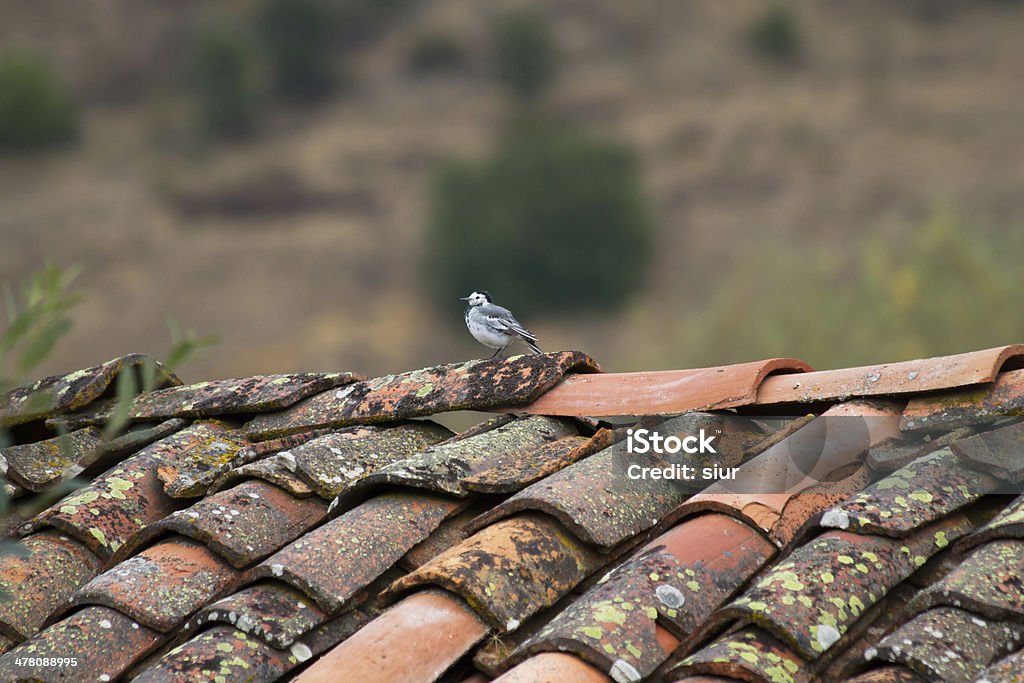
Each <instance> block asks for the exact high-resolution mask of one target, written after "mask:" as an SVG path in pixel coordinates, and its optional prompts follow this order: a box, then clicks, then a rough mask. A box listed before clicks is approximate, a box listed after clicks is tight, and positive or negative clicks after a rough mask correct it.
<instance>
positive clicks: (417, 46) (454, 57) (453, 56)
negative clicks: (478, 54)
mask: <svg viewBox="0 0 1024 683" xmlns="http://www.w3.org/2000/svg"><path fill="white" fill-rule="evenodd" d="M407 61H408V64H409V69H410V70H412V71H413V72H415V73H419V74H428V73H437V72H443V71H455V70H458V69H460V68H462V67H463V66H464V65H465V64H466V61H467V58H466V50H465V48H464V47H463V46H462V44H461V43H460V42H459V41H458V40H457V39H456V38H455V37H454V36H453V35H451V34H448V33H441V32H433V33H424V34H421V35H420V36H418V37H417V38H416V42H415V43H413V45H412V49H411V50H409V57H408V59H407Z"/></svg>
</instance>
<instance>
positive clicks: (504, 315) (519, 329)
mask: <svg viewBox="0 0 1024 683" xmlns="http://www.w3.org/2000/svg"><path fill="white" fill-rule="evenodd" d="M480 308H481V309H482V310H481V311H480V312H481V313H482V314H483V315H484V318H485V319H486V320H487V324H488V325H490V326H491V327H492V328H494V329H495V330H497V331H498V332H506V333H512V334H515V335H518V336H520V337H522V338H523V339H525V340H527V341H530V342H536V341H537V337H536V336H535V335H534V334H533V333H532V332H530V331H529V330H528V329H526V328H525V327H523V326H522V325H521V324H520V323H519V321H518V320H516V319H515V316H513V315H512V312H511V311H510V310H508V309H507V308H502V307H501V306H495V305H494V304H489V305H485V306H481V307H480Z"/></svg>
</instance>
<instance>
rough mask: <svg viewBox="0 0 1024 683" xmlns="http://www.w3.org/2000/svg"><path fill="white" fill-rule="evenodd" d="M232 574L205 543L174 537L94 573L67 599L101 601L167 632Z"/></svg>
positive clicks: (233, 578)
mask: <svg viewBox="0 0 1024 683" xmlns="http://www.w3.org/2000/svg"><path fill="white" fill-rule="evenodd" d="M238 579H239V574H238V572H236V571H235V570H233V569H232V568H231V567H230V566H228V564H227V563H226V562H224V561H223V560H221V559H220V558H219V557H218V556H217V555H215V554H214V553H212V552H211V551H210V550H208V549H207V548H206V547H205V546H203V545H201V544H199V543H196V542H195V541H192V540H190V539H185V538H182V537H180V536H178V537H174V538H171V539H168V540H166V541H163V542H161V543H158V544H157V545H155V546H152V547H150V548H147V549H146V550H144V551H142V552H141V553H140V554H138V555H136V556H135V557H132V558H130V559H128V560H125V561H124V562H122V563H120V564H119V565H117V566H115V567H114V568H112V569H109V570H107V571H106V572H104V573H103V574H100V575H99V576H97V577H96V578H94V579H93V580H92V581H90V582H89V583H87V584H86V585H85V586H83V587H82V588H80V589H79V590H78V591H77V592H76V593H75V594H74V596H73V597H72V599H71V604H72V605H73V606H81V605H106V606H107V607H111V608H114V609H116V610H118V611H119V612H121V613H123V614H127V615H128V616H130V617H132V618H133V619H135V620H136V621H138V622H139V623H141V624H144V625H145V626H148V627H149V628H152V629H154V630H156V631H160V632H162V633H167V632H169V631H171V630H172V629H174V628H176V627H178V626H180V625H181V624H182V623H184V621H185V619H186V618H188V616H189V615H190V614H192V613H193V612H195V611H196V610H197V609H199V608H200V607H202V606H203V605H205V604H206V603H207V602H209V601H210V600H212V599H213V598H216V597H217V596H218V595H221V594H223V593H224V592H226V591H228V590H230V589H231V588H232V587H233V586H234V585H236V584H237V582H238Z"/></svg>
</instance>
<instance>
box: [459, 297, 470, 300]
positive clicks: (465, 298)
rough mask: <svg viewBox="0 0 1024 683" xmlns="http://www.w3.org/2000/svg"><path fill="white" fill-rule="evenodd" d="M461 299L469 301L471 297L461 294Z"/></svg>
mask: <svg viewBox="0 0 1024 683" xmlns="http://www.w3.org/2000/svg"><path fill="white" fill-rule="evenodd" d="M459 301H469V297H468V296H460V297H459Z"/></svg>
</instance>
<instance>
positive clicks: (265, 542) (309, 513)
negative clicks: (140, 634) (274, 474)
mask: <svg viewBox="0 0 1024 683" xmlns="http://www.w3.org/2000/svg"><path fill="white" fill-rule="evenodd" d="M326 518H327V504H326V503H324V502H323V501H322V500H320V499H318V498H306V499H297V498H295V497H294V496H292V495H291V494H289V493H287V492H285V491H282V490H281V489H279V488H278V487H276V486H273V485H271V484H268V483H266V482H264V481H260V480H258V479H257V480H250V481H246V482H243V483H241V484H239V485H238V486H235V487H234V488H231V489H227V490H225V491H219V492H217V493H215V494H213V495H210V496H207V497H206V498H203V499H202V500H200V501H199V502H197V503H196V504H195V505H193V506H191V507H189V508H186V509H184V510H178V511H177V512H174V513H172V514H170V515H169V516H167V517H165V518H163V519H161V520H159V521H157V522H154V523H153V524H150V525H149V526H147V527H146V528H145V529H143V530H142V531H141V532H140V533H139V534H137V535H136V536H135V539H134V541H132V542H130V546H131V547H129V548H127V551H128V552H129V553H130V552H132V551H133V548H135V547H139V546H141V545H145V544H147V543H149V542H151V541H152V540H153V539H154V538H156V537H158V536H161V535H163V534H167V533H178V534H181V535H183V536H188V537H190V538H194V539H196V540H197V541H200V542H202V543H203V544H205V545H206V546H208V547H209V548H210V549H211V550H213V551H214V552H216V553H217V554H218V555H220V556H221V557H223V558H224V559H226V560H227V561H228V562H230V563H231V564H232V565H234V566H235V567H237V568H239V569H241V568H243V567H246V566H248V565H250V564H252V563H253V562H256V561H258V560H262V559H263V558H265V557H267V556H268V555H270V554H271V553H273V552H275V551H276V550H278V549H279V548H281V547H282V546H283V545H285V544H286V543H289V542H291V541H292V540H294V539H295V538H296V537H298V536H300V535H302V534H303V533H305V532H306V531H308V530H309V529H312V528H313V527H315V526H317V525H319V524H320V523H322V522H323V521H324V520H325V519H326Z"/></svg>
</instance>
